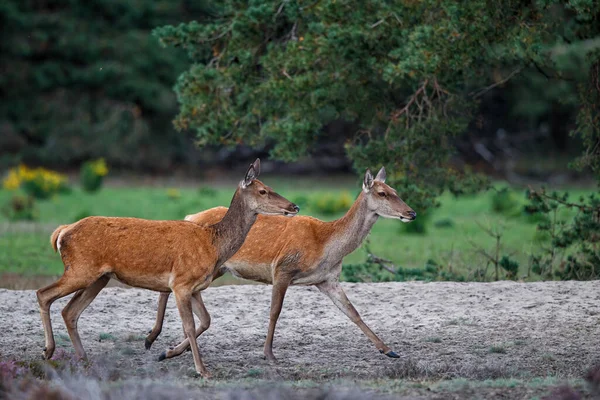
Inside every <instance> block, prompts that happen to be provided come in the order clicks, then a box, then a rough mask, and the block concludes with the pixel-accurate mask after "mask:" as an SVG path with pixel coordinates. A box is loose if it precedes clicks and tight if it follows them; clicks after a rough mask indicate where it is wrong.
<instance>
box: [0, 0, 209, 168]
mask: <svg viewBox="0 0 600 400" xmlns="http://www.w3.org/2000/svg"><path fill="white" fill-rule="evenodd" d="M188 3H192V2H188V1H185V0H179V1H155V0H143V1H132V0H110V1H109V0H101V1H93V2H89V1H75V0H53V1H33V0H8V1H3V2H2V3H1V4H0V24H1V25H2V41H1V43H0V65H1V67H0V68H1V73H0V93H2V103H1V104H0V155H2V156H1V157H0V169H1V168H2V167H3V166H5V165H6V164H14V163H16V162H19V161H25V162H31V163H34V164H36V163H39V164H44V165H61V166H65V165H68V164H78V163H80V162H82V161H85V160H88V159H90V158H95V157H99V156H104V157H105V158H107V160H108V162H109V163H110V164H112V165H113V166H124V167H129V168H133V167H146V168H151V169H161V168H163V169H164V168H166V167H167V166H168V165H169V164H170V163H171V162H173V160H175V159H177V158H182V157H184V156H185V149H186V147H188V145H187V143H186V140H185V139H186V138H185V137H184V136H183V135H181V134H180V133H178V132H176V131H175V130H174V129H172V125H171V120H172V118H173V116H174V115H175V114H176V111H177V103H176V99H175V96H174V94H173V92H172V86H173V84H174V83H175V80H176V78H177V76H178V75H179V73H181V72H182V71H183V70H184V68H185V66H186V59H185V54H182V53H181V52H178V51H176V50H173V49H168V50H167V51H165V50H164V49H161V47H160V46H159V44H158V42H157V40H156V39H155V38H153V37H152V36H151V35H150V31H151V29H152V28H153V27H155V26H157V25H162V24H166V23H174V22H176V21H181V20H182V19H183V20H187V19H188V18H200V17H202V15H204V14H205V13H207V12H208V11H207V9H206V8H203V7H197V6H194V7H192V6H191V5H188Z"/></svg>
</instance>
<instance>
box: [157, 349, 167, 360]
mask: <svg viewBox="0 0 600 400" xmlns="http://www.w3.org/2000/svg"><path fill="white" fill-rule="evenodd" d="M166 358H167V352H166V351H163V352H162V353H160V356H158V361H162V360H164V359H166Z"/></svg>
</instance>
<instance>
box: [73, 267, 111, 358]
mask: <svg viewBox="0 0 600 400" xmlns="http://www.w3.org/2000/svg"><path fill="white" fill-rule="evenodd" d="M109 280H110V277H108V276H106V275H104V276H102V277H100V278H99V279H98V280H97V281H96V282H94V283H92V284H91V285H90V286H88V287H87V288H85V289H83V290H80V291H78V292H77V293H76V294H75V296H73V298H72V299H71V300H70V301H69V303H68V304H67V305H66V306H65V308H64V309H63V310H62V316H63V319H64V320H65V325H66V326H67V331H68V332H69V337H70V338H71V342H73V347H75V354H76V355H77V357H78V358H81V359H85V358H86V354H85V350H84V349H83V345H82V344H81V338H80V337H79V332H78V331H77V321H79V317H80V316H81V313H82V312H83V311H84V310H85V309H86V308H87V307H88V306H89V305H90V304H91V303H92V301H93V300H94V299H95V298H96V296H98V293H100V291H101V290H102V289H103V288H104V287H105V286H106V284H107V283H108V281H109Z"/></svg>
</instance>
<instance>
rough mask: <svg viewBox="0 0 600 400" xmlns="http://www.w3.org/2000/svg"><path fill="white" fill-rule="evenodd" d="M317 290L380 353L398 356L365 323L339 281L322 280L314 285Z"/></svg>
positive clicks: (393, 356)
mask: <svg viewBox="0 0 600 400" xmlns="http://www.w3.org/2000/svg"><path fill="white" fill-rule="evenodd" d="M316 286H317V287H318V288H319V290H320V291H321V292H323V293H325V294H326V295H327V296H328V297H329V298H330V299H331V300H332V301H333V303H334V304H335V305H336V306H337V307H338V308H339V309H340V310H341V311H342V312H343V313H344V314H346V316H347V317H348V318H350V320H351V321H352V322H354V323H355V324H356V325H358V327H359V328H360V329H361V330H362V331H363V332H364V334H365V335H367V337H368V338H369V340H370V341H371V342H373V344H374V345H375V347H376V348H377V349H378V350H379V352H380V353H383V354H385V355H386V356H388V357H392V358H399V356H398V354H396V353H395V352H394V351H392V349H390V348H389V347H388V346H386V344H385V343H383V341H382V340H381V339H379V337H377V335H376V334H375V333H374V332H373V331H372V330H371V329H370V328H369V327H368V326H367V324H365V323H364V322H363V320H362V318H361V317H360V315H359V314H358V311H356V308H354V306H353V305H352V303H351V302H350V300H349V299H348V297H346V293H344V290H343V289H342V286H341V285H340V283H339V282H323V283H319V284H318V285H316Z"/></svg>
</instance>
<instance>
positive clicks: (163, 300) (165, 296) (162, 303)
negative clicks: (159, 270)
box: [144, 268, 226, 358]
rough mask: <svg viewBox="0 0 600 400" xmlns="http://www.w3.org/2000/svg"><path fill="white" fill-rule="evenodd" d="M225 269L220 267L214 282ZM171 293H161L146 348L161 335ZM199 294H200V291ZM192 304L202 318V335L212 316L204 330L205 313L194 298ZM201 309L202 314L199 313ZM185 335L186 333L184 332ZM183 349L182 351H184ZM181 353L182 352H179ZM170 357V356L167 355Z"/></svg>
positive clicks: (200, 329)
mask: <svg viewBox="0 0 600 400" xmlns="http://www.w3.org/2000/svg"><path fill="white" fill-rule="evenodd" d="M225 271H226V270H225V269H224V268H220V269H219V270H218V271H217V272H216V273H215V274H214V275H213V278H212V282H214V281H215V280H217V279H219V278H220V277H221V276H223V274H224V273H225ZM169 294H170V293H168V292H163V293H161V294H160V296H159V298H158V309H157V311H156V322H155V323H154V328H152V330H151V331H150V333H149V334H148V336H147V337H146V340H145V343H144V345H145V346H146V350H148V349H150V347H152V344H153V343H154V341H155V340H156V338H158V335H160V332H161V331H162V326H163V320H164V318H165V311H166V308H167V301H168V300H169ZM198 296H200V293H199V292H198ZM194 298H195V299H197V298H196V297H194ZM199 298H200V302H202V297H199ZM192 306H193V307H194V313H195V314H196V315H197V316H198V318H200V324H201V325H200V327H199V328H198V331H200V333H198V334H197V336H200V335H201V334H202V332H204V331H205V330H206V329H208V326H210V316H209V317H208V318H209V321H208V326H207V327H206V329H204V330H202V326H203V325H204V323H203V321H202V317H201V316H200V314H203V313H202V312H201V311H200V310H199V309H198V308H197V307H198V306H197V305H196V303H195V301H194V300H193V299H192ZM202 307H204V303H202ZM199 311H200V314H199V313H198V312H199ZM204 312H205V313H206V315H208V312H207V311H206V308H204ZM184 335H185V333H184ZM186 340H187V339H184V341H186ZM187 343H188V342H186V347H185V348H184V349H183V351H185V350H186V349H187V346H188V344H187ZM179 346H180V345H178V346H177V347H179ZM183 351H182V352H183ZM179 354H181V353H179ZM179 354H174V355H173V356H172V357H175V356H176V355H179ZM167 358H170V357H167Z"/></svg>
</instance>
